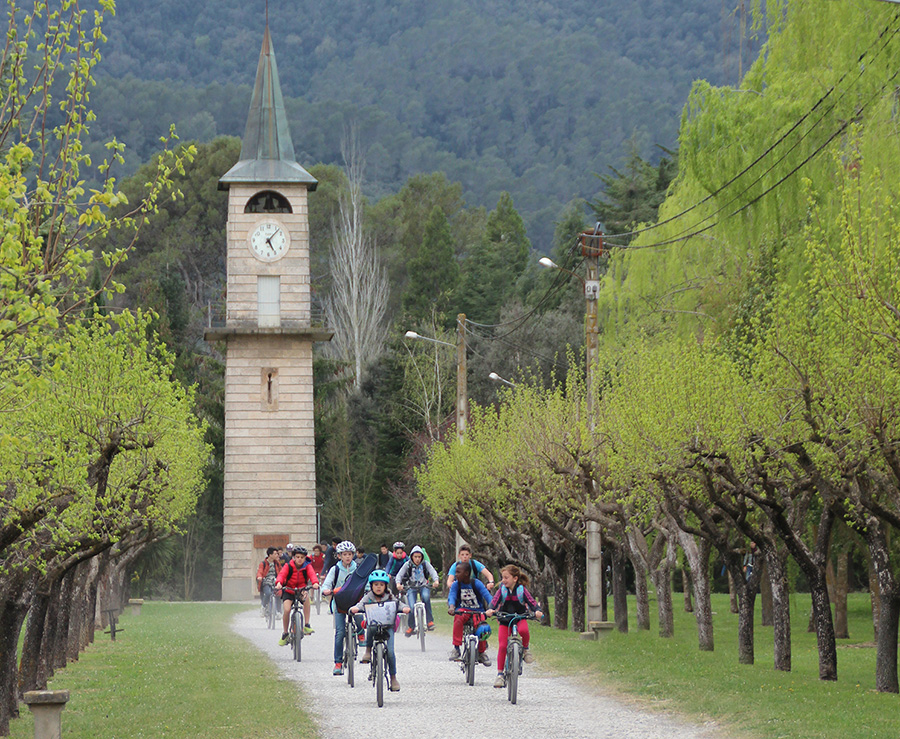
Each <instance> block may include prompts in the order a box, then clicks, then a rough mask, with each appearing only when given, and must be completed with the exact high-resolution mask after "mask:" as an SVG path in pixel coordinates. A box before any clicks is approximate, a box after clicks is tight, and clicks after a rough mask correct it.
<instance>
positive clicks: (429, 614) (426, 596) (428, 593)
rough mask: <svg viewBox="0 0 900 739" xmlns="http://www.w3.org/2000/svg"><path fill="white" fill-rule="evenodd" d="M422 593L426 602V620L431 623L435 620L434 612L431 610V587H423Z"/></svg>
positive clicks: (423, 600)
mask: <svg viewBox="0 0 900 739" xmlns="http://www.w3.org/2000/svg"><path fill="white" fill-rule="evenodd" d="M421 594H422V602H423V603H424V604H425V620H426V621H427V622H428V623H431V622H432V621H434V614H432V612H431V588H422V591H421ZM410 607H412V606H410Z"/></svg>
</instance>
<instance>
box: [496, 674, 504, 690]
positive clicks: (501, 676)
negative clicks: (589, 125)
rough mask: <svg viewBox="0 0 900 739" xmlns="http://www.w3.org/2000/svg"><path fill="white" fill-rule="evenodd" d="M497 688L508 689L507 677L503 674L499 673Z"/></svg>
mask: <svg viewBox="0 0 900 739" xmlns="http://www.w3.org/2000/svg"><path fill="white" fill-rule="evenodd" d="M494 687H495V688H505V687H506V675H504V674H503V673H502V672H498V673H497V679H496V680H494Z"/></svg>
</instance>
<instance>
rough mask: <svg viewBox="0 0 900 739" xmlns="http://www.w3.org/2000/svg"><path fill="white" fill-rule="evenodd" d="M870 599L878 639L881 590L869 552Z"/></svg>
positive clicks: (874, 633) (875, 634)
mask: <svg viewBox="0 0 900 739" xmlns="http://www.w3.org/2000/svg"><path fill="white" fill-rule="evenodd" d="M869 601H870V602H871V604H872V633H873V635H874V638H875V641H876V642H877V641H878V620H879V616H880V615H881V590H880V589H879V587H878V574H877V573H876V572H875V565H874V564H873V562H872V555H871V554H869Z"/></svg>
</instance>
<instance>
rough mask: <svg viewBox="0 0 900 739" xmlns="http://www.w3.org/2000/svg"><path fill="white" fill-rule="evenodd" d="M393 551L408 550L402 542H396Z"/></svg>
mask: <svg viewBox="0 0 900 739" xmlns="http://www.w3.org/2000/svg"><path fill="white" fill-rule="evenodd" d="M391 548H392V549H406V545H405V544H404V543H403V542H402V541H395V542H394V546H393V547H391Z"/></svg>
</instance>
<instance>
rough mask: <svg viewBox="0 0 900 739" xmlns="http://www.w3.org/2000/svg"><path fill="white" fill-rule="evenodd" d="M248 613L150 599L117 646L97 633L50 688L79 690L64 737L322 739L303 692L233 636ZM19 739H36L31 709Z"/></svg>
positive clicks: (24, 711) (125, 620)
mask: <svg viewBox="0 0 900 739" xmlns="http://www.w3.org/2000/svg"><path fill="white" fill-rule="evenodd" d="M245 610H247V606H245V605H244V606H241V605H227V604H220V603H157V602H145V603H144V606H143V609H142V612H141V615H140V616H138V617H132V616H131V615H130V611H126V613H125V614H124V615H123V617H122V620H121V622H120V626H121V627H122V628H124V629H125V632H124V633H122V634H120V635H117V639H116V642H115V643H114V644H113V643H112V642H111V640H110V638H109V636H106V635H104V634H102V633H100V632H98V633H97V634H96V637H95V642H94V644H92V645H91V646H90V647H88V649H87V650H86V651H85V652H84V653H83V654H82V655H81V657H80V659H79V660H78V662H75V663H72V664H70V665H69V666H68V667H66V669H64V670H60V671H58V672H57V673H56V676H55V677H54V679H53V680H52V681H51V682H50V685H49V688H50V689H53V690H70V691H71V698H70V700H69V703H68V704H67V705H66V708H65V710H64V711H63V714H62V728H63V732H62V733H63V736H64V737H66V738H67V739H76V738H79V739H127V738H128V737H178V738H182V737H183V738H185V739H187V738H188V737H191V738H197V739H203V738H208V739H221V737H229V739H233V738H234V737H247V738H248V739H250V738H253V739H256V738H257V737H261V736H266V737H272V738H273V739H277V738H278V737H284V738H285V739H287V738H288V737H290V738H291V739H304V738H305V737H315V736H316V730H315V727H314V726H313V724H312V723H311V721H310V718H309V716H308V715H307V714H306V713H305V712H304V711H303V710H302V709H301V707H300V706H301V696H300V694H299V691H298V688H297V686H296V685H295V684H293V683H290V682H289V681H286V680H283V679H281V678H280V677H279V675H278V672H277V670H276V668H275V665H274V664H273V663H272V662H270V661H269V660H268V659H267V658H266V657H265V656H263V655H262V654H260V653H259V652H258V651H256V650H255V649H254V648H253V647H252V646H251V645H250V644H249V643H248V642H246V641H244V640H243V639H241V638H240V637H238V636H236V635H234V634H233V632H232V631H231V630H230V629H229V626H228V624H229V622H230V621H231V618H232V617H233V616H234V614H235V613H238V612H240V611H245ZM263 716H264V717H265V718H264V719H263V718H262V717H263ZM261 725H264V726H265V729H264V730H262V729H261V728H260V727H261ZM11 736H13V737H21V738H22V739H25V738H26V737H27V738H28V739H31V737H33V736H34V722H33V720H32V717H31V712H30V711H29V710H28V708H27V707H25V706H24V705H23V706H22V707H21V718H20V719H18V720H15V721H13V722H12V733H11Z"/></svg>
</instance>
